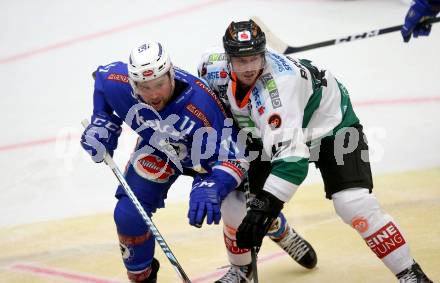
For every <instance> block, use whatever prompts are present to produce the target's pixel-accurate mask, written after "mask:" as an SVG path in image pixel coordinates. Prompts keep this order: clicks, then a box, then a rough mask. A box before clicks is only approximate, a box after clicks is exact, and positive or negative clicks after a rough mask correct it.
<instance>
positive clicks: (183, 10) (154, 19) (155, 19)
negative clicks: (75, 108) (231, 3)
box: [0, 0, 227, 65]
mask: <svg viewBox="0 0 440 283" xmlns="http://www.w3.org/2000/svg"><path fill="white" fill-rule="evenodd" d="M225 1H227V0H210V1H204V2H202V3H197V4H194V5H190V6H186V7H183V8H180V9H177V10H174V11H170V12H167V13H164V14H160V15H157V16H153V17H148V18H144V19H140V20H137V21H134V22H131V23H127V24H124V25H121V26H117V27H114V28H110V29H107V30H103V31H98V32H95V33H91V34H86V35H83V36H79V37H77V38H72V39H69V40H65V41H61V42H57V43H54V44H50V45H47V46H44V47H40V48H36V49H33V50H29V51H26V52H22V53H18V54H14V55H11V56H9V57H6V58H0V65H1V64H6V63H9V62H14V61H18V60H21V59H24V58H27V57H31V56H35V55H37V54H41V53H46V52H49V51H52V50H56V49H60V48H64V47H67V46H70V45H73V44H77V43H80V42H85V41H89V40H93V39H96V38H99V37H103V36H107V35H111V34H114V33H118V32H122V31H126V30H129V29H133V28H137V27H140V26H143V25H147V24H150V23H155V22H158V21H162V20H165V19H168V18H172V17H177V16H181V15H184V14H189V13H192V12H195V11H197V10H200V9H203V8H205V7H207V6H211V5H215V4H219V3H222V2H225Z"/></svg>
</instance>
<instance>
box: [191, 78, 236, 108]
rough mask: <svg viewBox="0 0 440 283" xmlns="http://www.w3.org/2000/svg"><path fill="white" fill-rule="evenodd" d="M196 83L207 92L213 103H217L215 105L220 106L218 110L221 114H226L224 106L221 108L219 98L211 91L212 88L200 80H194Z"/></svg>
mask: <svg viewBox="0 0 440 283" xmlns="http://www.w3.org/2000/svg"><path fill="white" fill-rule="evenodd" d="M195 83H196V85H198V86H199V87H200V88H201V89H203V90H204V91H205V92H206V93H208V94H209V95H210V96H211V98H212V99H214V101H215V103H216V104H217V106H218V107H219V108H220V110H221V111H222V112H223V114H224V115H225V116H228V115H226V111H225V108H223V104H222V103H221V101H220V100H219V98H218V97H217V95H216V94H215V93H214V92H213V91H212V89H210V88H209V87H207V86H206V85H205V84H204V83H203V82H202V81H200V80H196V81H195Z"/></svg>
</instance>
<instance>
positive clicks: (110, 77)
mask: <svg viewBox="0 0 440 283" xmlns="http://www.w3.org/2000/svg"><path fill="white" fill-rule="evenodd" d="M107 80H111V81H117V82H121V83H127V84H128V76H127V75H121V74H114V73H111V74H109V75H108V77H107Z"/></svg>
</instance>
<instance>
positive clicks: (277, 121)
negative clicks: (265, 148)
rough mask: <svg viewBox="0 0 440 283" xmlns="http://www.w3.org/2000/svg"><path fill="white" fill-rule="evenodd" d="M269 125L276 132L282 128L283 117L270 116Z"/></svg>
mask: <svg viewBox="0 0 440 283" xmlns="http://www.w3.org/2000/svg"><path fill="white" fill-rule="evenodd" d="M267 123H268V124H269V127H270V128H271V129H272V130H274V129H278V128H279V127H281V117H280V115H278V114H272V115H270V117H269V119H267Z"/></svg>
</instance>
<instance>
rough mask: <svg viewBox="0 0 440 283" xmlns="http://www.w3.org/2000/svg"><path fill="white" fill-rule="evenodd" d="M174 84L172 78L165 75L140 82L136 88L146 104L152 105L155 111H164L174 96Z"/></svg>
mask: <svg viewBox="0 0 440 283" xmlns="http://www.w3.org/2000/svg"><path fill="white" fill-rule="evenodd" d="M173 85H174V84H173V83H172V81H171V78H170V76H169V75H168V74H167V75H163V76H161V77H159V78H157V79H154V80H151V81H146V82H138V83H136V88H137V92H138V95H139V96H140V97H142V100H143V101H145V103H147V104H149V105H151V106H152V107H153V108H154V110H156V111H160V110H162V109H163V108H164V107H165V106H166V105H167V104H168V102H169V101H170V99H171V96H172V94H173Z"/></svg>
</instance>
